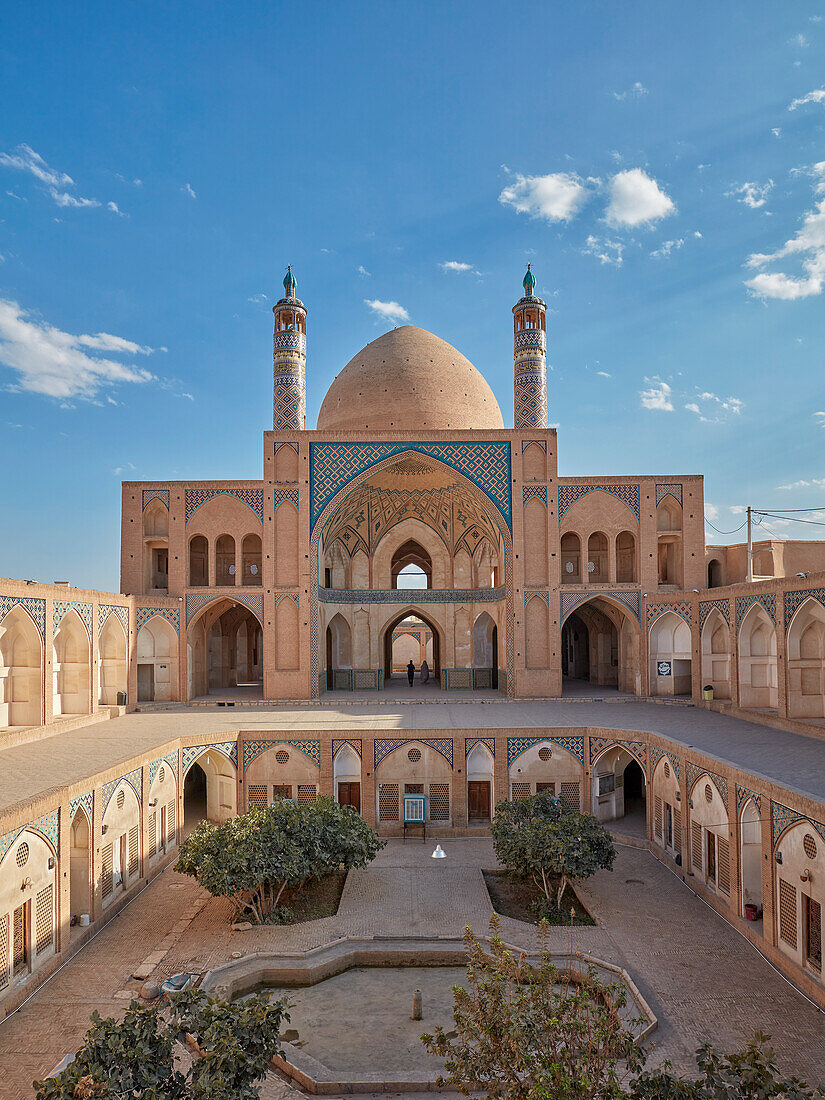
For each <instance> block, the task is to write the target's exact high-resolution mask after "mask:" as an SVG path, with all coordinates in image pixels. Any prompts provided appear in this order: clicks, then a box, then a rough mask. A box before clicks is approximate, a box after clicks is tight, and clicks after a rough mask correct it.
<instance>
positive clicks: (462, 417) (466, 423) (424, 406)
mask: <svg viewBox="0 0 825 1100" xmlns="http://www.w3.org/2000/svg"><path fill="white" fill-rule="evenodd" d="M503 427H504V421H503V420H502V417H501V409H500V408H499V407H498V402H497V401H496V399H495V397H494V395H493V391H492V390H491V389H490V387H489V386H488V385H487V382H486V381H485V379H484V377H483V376H482V375H481V374H480V373H479V371H477V370H476V368H475V367H474V366H473V364H472V363H471V362H470V361H469V359H465V357H464V356H463V355H462V354H461V352H460V351H456V349H455V348H454V347H452V345H451V344H448V343H447V342H446V340H441V339H440V338H439V337H438V336H434V335H433V334H432V333H431V332H427V331H426V330H425V329H423V328H416V327H415V325H403V326H402V327H401V328H395V329H392V331H391V332H385V333H384V335H383V336H379V337H378V339H377V340H373V341H372V343H371V344H367V346H366V347H365V348H363V349H362V350H361V351H359V352H358V354H357V355H355V356H353V358H352V359H350V361H349V363H347V365H346V366H345V367H344V369H343V370H342V371H341V373H340V374H338V375H337V376H336V378H335V381H334V382H333V383H332V385H331V386H330V388H329V389H328V390H327V395H326V397H325V398H324V400H323V403H322V405H321V411H320V412H319V413H318V429H319V431H331V432H364V431H374V430H378V431H386V430H389V429H413V430H417V429H427V430H435V431H444V430H447V429H467V428H469V429H473V428H475V429H482V430H483V429H485V428H487V429H489V428H503Z"/></svg>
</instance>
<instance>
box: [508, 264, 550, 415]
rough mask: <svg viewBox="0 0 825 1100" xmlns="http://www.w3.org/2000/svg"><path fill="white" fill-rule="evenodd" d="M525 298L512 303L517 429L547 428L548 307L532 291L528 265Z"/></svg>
mask: <svg viewBox="0 0 825 1100" xmlns="http://www.w3.org/2000/svg"><path fill="white" fill-rule="evenodd" d="M522 285H523V286H524V297H523V298H519V300H518V301H517V302H516V304H515V305H514V306H513V333H514V335H513V363H514V367H513V369H514V372H515V374H514V379H513V390H514V406H515V407H514V412H513V427H515V428H517V429H518V428H546V427H547V336H546V334H545V331H544V314H545V310H546V309H547V306H546V305H545V303H544V302H543V301H542V300H541V298H537V297H536V296H535V294H534V293H533V292H534V290H535V289H536V277H535V275H534V274H533V272H532V271H531V270H530V265H529V264H528V265H527V274H526V275H525V276H524V282H523V284H522Z"/></svg>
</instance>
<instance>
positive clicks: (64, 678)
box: [52, 609, 92, 718]
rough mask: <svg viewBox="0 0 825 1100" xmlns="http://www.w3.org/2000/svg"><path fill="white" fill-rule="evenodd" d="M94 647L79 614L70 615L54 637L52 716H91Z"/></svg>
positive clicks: (72, 611)
mask: <svg viewBox="0 0 825 1100" xmlns="http://www.w3.org/2000/svg"><path fill="white" fill-rule="evenodd" d="M90 654H91V647H90V644H89V635H88V633H87V632H86V627H85V626H84V625H83V622H82V621H81V619H80V616H79V615H78V614H77V612H76V611H75V610H74V609H72V610H71V611H69V612H67V613H66V614H65V615H64V616H63V619H62V620H61V623H60V628H59V629H58V631H57V633H56V634H55V636H54V650H53V664H52V676H53V695H52V714H53V715H54V717H55V718H57V717H58V716H60V715H64V714H88V713H89V711H90V710H91V707H90V702H91V679H92V677H91V671H92V670H91V658H90Z"/></svg>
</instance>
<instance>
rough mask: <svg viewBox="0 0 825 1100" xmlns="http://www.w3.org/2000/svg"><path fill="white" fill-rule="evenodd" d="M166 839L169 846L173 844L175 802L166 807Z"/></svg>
mask: <svg viewBox="0 0 825 1100" xmlns="http://www.w3.org/2000/svg"><path fill="white" fill-rule="evenodd" d="M166 838H167V840H168V841H169V842H170V844H174V843H175V839H176V837H175V800H174V798H173V799H172V801H171V802H169V803H167V805H166Z"/></svg>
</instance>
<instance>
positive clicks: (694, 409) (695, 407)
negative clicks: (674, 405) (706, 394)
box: [685, 401, 702, 416]
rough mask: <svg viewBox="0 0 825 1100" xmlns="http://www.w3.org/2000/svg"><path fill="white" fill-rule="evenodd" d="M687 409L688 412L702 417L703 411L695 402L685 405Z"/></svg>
mask: <svg viewBox="0 0 825 1100" xmlns="http://www.w3.org/2000/svg"><path fill="white" fill-rule="evenodd" d="M685 408H686V409H687V410H688V412H692V413H696V414H697V415H699V416H701V413H702V410H701V409H700V408H699V406H698V405H697V404H696V402H695V401H690V402H689V403H688V404H687V405H685Z"/></svg>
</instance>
